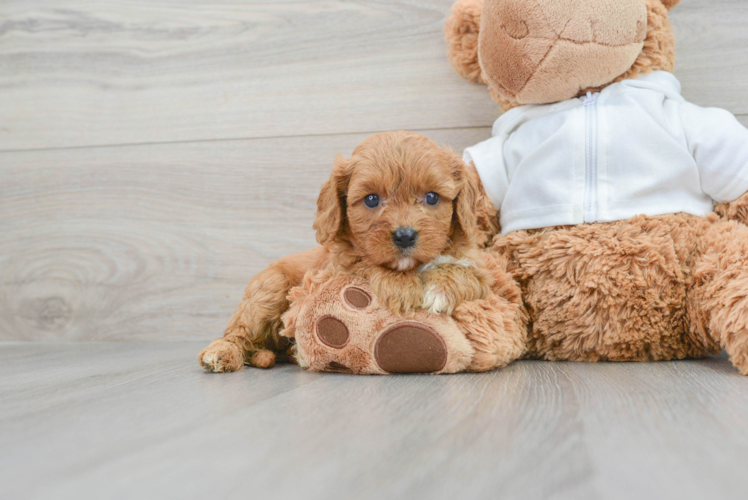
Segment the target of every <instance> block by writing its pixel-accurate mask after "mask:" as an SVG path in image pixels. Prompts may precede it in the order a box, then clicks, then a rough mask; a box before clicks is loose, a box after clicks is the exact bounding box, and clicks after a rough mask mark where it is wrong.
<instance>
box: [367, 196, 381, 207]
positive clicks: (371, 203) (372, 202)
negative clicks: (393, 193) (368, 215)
mask: <svg viewBox="0 0 748 500" xmlns="http://www.w3.org/2000/svg"><path fill="white" fill-rule="evenodd" d="M364 205H366V206H367V207H369V208H377V207H378V206H379V196H377V195H375V194H370V195H368V196H367V197H366V198H364Z"/></svg>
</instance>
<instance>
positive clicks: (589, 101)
mask: <svg viewBox="0 0 748 500" xmlns="http://www.w3.org/2000/svg"><path fill="white" fill-rule="evenodd" d="M596 102H597V94H593V93H592V92H587V97H586V98H585V99H584V105H585V106H592V105H593V104H595V103H596Z"/></svg>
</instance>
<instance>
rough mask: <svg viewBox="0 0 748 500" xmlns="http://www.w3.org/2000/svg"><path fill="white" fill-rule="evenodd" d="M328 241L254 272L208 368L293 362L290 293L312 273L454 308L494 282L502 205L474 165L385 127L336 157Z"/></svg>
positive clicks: (326, 208)
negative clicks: (486, 266) (339, 274)
mask: <svg viewBox="0 0 748 500" xmlns="http://www.w3.org/2000/svg"><path fill="white" fill-rule="evenodd" d="M314 228H315V230H316V231H317V241H318V242H319V244H320V246H318V247H316V248H314V249H313V250H309V251H307V252H303V253H300V254H296V255H291V256H289V257H285V258H283V259H280V260H279V261H277V262H275V263H273V264H271V265H270V267H269V268H268V269H266V270H264V271H263V272H261V273H260V274H258V275H257V276H255V277H254V278H253V279H252V280H251V281H250V282H249V285H248V286H247V289H246V291H245V293H244V299H243V300H242V302H241V303H240V304H239V308H238V309H237V310H236V312H235V313H234V315H233V316H232V317H231V320H230V321H229V326H228V327H227V328H226V331H225V333H224V336H223V338H220V339H217V340H215V341H213V342H212V343H211V344H210V345H209V346H208V347H207V348H206V349H204V350H203V351H202V352H201V353H200V355H199V361H200V364H201V365H202V366H203V367H204V368H205V369H206V370H208V371H212V372H227V371H235V370H238V369H240V368H241V367H242V366H243V365H244V363H245V362H247V363H249V364H250V365H252V366H257V367H261V368H269V367H271V366H273V365H274V364H275V361H276V357H278V356H280V358H281V359H283V358H285V357H286V356H285V353H286V351H287V349H288V348H289V342H290V341H289V339H287V338H285V337H281V336H280V335H279V334H278V332H279V330H281V328H282V324H281V316H282V314H283V313H284V312H285V311H286V310H287V309H288V307H289V303H288V299H287V296H288V293H289V291H290V290H291V288H292V287H294V286H298V285H299V284H300V283H301V281H302V279H303V277H304V275H305V273H308V272H312V273H315V272H318V271H321V270H324V269H329V268H332V267H334V268H336V269H343V270H344V271H345V272H347V273H349V274H352V275H355V276H359V277H361V278H364V279H366V280H368V282H369V284H370V286H371V288H372V290H373V291H374V292H375V293H376V295H377V297H378V299H379V300H380V302H381V303H382V304H384V305H386V306H387V307H388V308H389V309H390V311H392V312H393V313H395V314H403V313H407V312H410V311H412V310H414V309H417V308H425V309H428V310H429V311H431V312H433V313H444V314H450V313H451V312H452V311H453V310H454V308H455V307H457V306H458V305H459V304H460V303H461V302H463V301H467V300H478V299H481V298H483V296H484V295H485V294H486V293H487V292H488V290H489V287H490V285H491V283H490V278H489V277H488V274H487V273H485V272H484V271H482V270H481V267H480V266H479V265H478V263H479V262H480V258H481V257H480V249H481V248H482V247H483V246H485V244H486V243H487V241H488V240H489V238H490V237H491V236H492V235H493V234H495V233H496V232H498V222H497V217H496V211H495V209H494V208H493V206H492V205H491V202H490V201H489V199H488V197H487V196H486V194H485V192H484V190H483V187H482V185H481V183H480V179H479V177H478V173H477V172H476V171H475V169H474V167H472V166H468V165H466V164H465V163H464V162H463V161H462V160H461V159H460V157H459V156H457V155H456V154H454V153H453V152H452V151H450V150H444V149H441V148H440V147H438V146H437V145H436V144H435V143H434V142H432V141H430V140H428V139H426V138H425V137H423V136H421V135H418V134H415V133H412V132H403V131H400V132H387V133H382V134H377V135H374V136H372V137H370V138H368V139H366V140H365V141H364V142H362V143H361V144H360V145H359V146H358V147H357V148H356V149H355V150H354V152H353V155H352V156H351V158H349V159H345V158H343V157H342V156H340V155H338V157H337V158H336V159H335V165H334V168H333V171H332V175H331V176H330V179H329V180H328V181H327V182H325V183H324V184H323V186H322V190H321V192H320V195H319V198H318V200H317V217H316V220H315V222H314Z"/></svg>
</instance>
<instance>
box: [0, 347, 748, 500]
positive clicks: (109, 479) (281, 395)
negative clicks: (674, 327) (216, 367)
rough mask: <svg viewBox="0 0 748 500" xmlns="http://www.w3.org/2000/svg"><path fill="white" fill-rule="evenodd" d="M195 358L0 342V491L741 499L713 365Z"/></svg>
mask: <svg viewBox="0 0 748 500" xmlns="http://www.w3.org/2000/svg"><path fill="white" fill-rule="evenodd" d="M201 345H202V344H199V343H179V342H172V343H78V344H63V345H61V344H47V343H35V344H28V343H27V344H14V343H4V344H0V400H2V401H3V405H1V406H0V484H2V485H3V495H4V496H6V497H7V498H13V499H27V498H39V499H42V498H79V499H87V498H92V499H97V500H98V499H102V498H107V499H120V498H207V497H210V498H227V499H233V498H247V497H249V498H300V497H303V498H309V499H318V498H319V499H323V498H324V499H339V498H340V499H343V498H357V499H364V500H366V499H381V498H393V499H399V498H408V499H414V500H419V499H449V500H453V499H455V498H502V499H529V500H534V499H547V498H554V499H556V498H558V499H574V500H580V499H581V500H584V499H596V500H601V499H616V500H617V499H626V498H637V499H642V500H647V499H657V500H661V499H664V498H679V499H683V500H689V499H698V500H701V499H703V498H710V499H711V498H714V499H728V498H742V497H743V496H744V494H745V491H746V488H748V476H746V474H745V473H744V472H745V470H744V469H745V466H744V458H745V455H746V453H748V439H747V438H746V435H745V433H744V432H743V431H744V429H746V428H747V427H748V384H746V378H745V377H742V376H740V375H738V373H737V372H736V371H735V370H734V369H733V368H732V366H730V364H729V361H727V360H726V359H725V358H724V357H717V358H709V359H705V360H698V361H682V362H667V363H619V364H606V363H600V364H584V363H553V362H545V363H544V362H532V361H522V362H518V363H515V364H513V365H511V366H510V367H508V368H507V369H505V370H502V371H497V372H492V373H486V374H461V375H455V376H448V375H447V376H417V375H416V376H413V375H410V376H391V377H376V376H372V377H354V376H347V375H336V374H314V373H308V372H303V371H301V370H300V369H299V368H298V367H296V366H288V365H286V366H281V367H278V368H274V369H272V370H269V371H261V370H256V369H245V370H242V371H240V372H237V373H232V374H220V375H216V374H208V373H204V372H203V371H202V369H201V368H200V367H199V366H198V365H197V362H196V359H195V358H196V353H197V352H198V351H199V349H200V347H201Z"/></svg>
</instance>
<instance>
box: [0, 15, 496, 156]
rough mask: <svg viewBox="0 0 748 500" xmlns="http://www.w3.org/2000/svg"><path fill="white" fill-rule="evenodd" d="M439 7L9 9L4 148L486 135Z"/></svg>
mask: <svg viewBox="0 0 748 500" xmlns="http://www.w3.org/2000/svg"><path fill="white" fill-rule="evenodd" d="M450 4H451V1H450V0H419V1H418V2H411V1H402V0H401V1H386V2H371V1H362V0H356V1H342V0H322V1H320V0H317V1H314V0H304V1H293V2H289V1H280V2H275V1H274V2H266V1H251V2H228V3H227V2H222V3H215V2H196V1H192V2H182V1H181V0H162V1H159V2H151V1H138V0H128V1H125V2H117V3H109V2H106V3H103V2H98V3H91V2H82V1H75V0H69V1H65V2H63V3H61V2H59V1H58V0H54V1H52V0H49V1H37V2H33V3H29V2H26V1H24V0H11V1H6V2H5V4H4V5H3V7H2V12H3V14H4V16H3V17H4V23H3V26H4V28H5V29H4V30H3V43H2V44H0V89H2V90H0V97H1V99H0V102H2V103H3V104H2V105H0V123H2V128H1V129H0V148H1V149H28V148H49V147H70V146H81V145H102V144H131V143H153V142H172V141H188V140H207V139H232V138H253V137H274V136H294V135H308V134H332V133H353V132H369V131H381V130H389V129H401V128H404V129H423V128H449V127H465V126H475V125H473V124H474V123H478V124H479V125H480V126H486V125H489V124H490V123H491V122H492V121H493V120H494V119H495V115H496V114H497V108H496V106H495V105H493V103H491V101H490V99H488V98H487V95H486V91H485V89H484V88H481V87H480V86H473V85H470V84H468V83H466V82H464V81H463V80H461V79H460V78H459V77H458V76H457V75H456V74H455V73H454V71H452V69H451V67H450V66H449V63H448V62H447V60H446V56H445V51H446V44H445V42H444V41H443V40H442V38H443V37H442V34H441V29H442V28H441V26H442V21H443V18H444V16H445V13H446V12H447V11H448V9H449V6H450Z"/></svg>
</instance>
